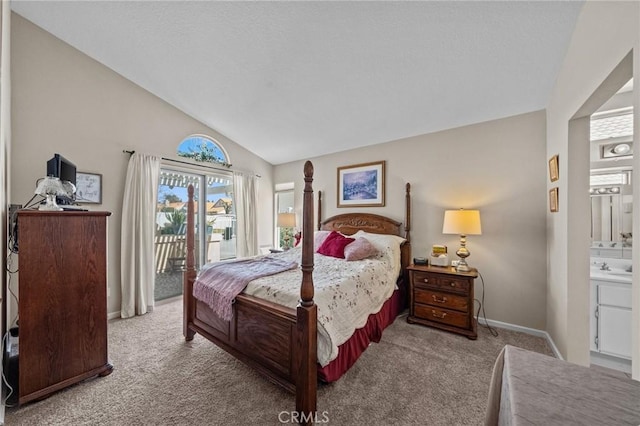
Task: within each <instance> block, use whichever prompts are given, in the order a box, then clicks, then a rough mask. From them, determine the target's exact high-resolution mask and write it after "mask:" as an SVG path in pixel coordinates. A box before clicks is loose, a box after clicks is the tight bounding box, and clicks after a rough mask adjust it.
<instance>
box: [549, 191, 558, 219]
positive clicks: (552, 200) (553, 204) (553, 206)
mask: <svg viewBox="0 0 640 426" xmlns="http://www.w3.org/2000/svg"><path fill="white" fill-rule="evenodd" d="M549 210H551V212H552V213H555V212H557V211H558V188H557V187H556V188H552V189H550V190H549Z"/></svg>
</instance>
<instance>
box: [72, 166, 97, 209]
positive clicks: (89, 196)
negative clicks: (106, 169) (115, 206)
mask: <svg viewBox="0 0 640 426" xmlns="http://www.w3.org/2000/svg"><path fill="white" fill-rule="evenodd" d="M76 202H78V203H79V204H102V175H101V174H98V173H85V172H77V173H76Z"/></svg>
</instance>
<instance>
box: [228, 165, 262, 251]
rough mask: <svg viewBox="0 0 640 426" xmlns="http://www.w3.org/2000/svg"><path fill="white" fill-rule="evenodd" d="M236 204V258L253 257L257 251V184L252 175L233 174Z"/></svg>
mask: <svg viewBox="0 0 640 426" xmlns="http://www.w3.org/2000/svg"><path fill="white" fill-rule="evenodd" d="M233 191H234V202H235V203H236V228H237V230H236V257H238V258H240V257H247V256H255V255H257V254H258V253H259V250H258V220H257V217H256V207H257V202H258V182H257V178H256V177H255V176H254V175H250V174H245V173H240V172H234V173H233Z"/></svg>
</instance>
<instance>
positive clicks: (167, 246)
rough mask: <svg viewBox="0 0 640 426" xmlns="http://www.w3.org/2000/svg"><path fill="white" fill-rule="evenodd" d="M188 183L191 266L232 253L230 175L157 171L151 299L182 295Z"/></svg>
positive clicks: (168, 170) (231, 187) (186, 171)
mask: <svg viewBox="0 0 640 426" xmlns="http://www.w3.org/2000/svg"><path fill="white" fill-rule="evenodd" d="M190 184H192V185H193V186H194V201H195V203H194V217H193V220H194V224H195V228H196V244H195V245H196V267H197V268H200V265H203V264H205V263H208V262H216V261H219V260H223V259H232V258H235V256H236V239H235V230H236V216H235V209H234V202H233V179H232V176H231V174H230V173H224V172H214V173H211V172H208V171H207V172H206V173H205V172H199V171H198V172H194V171H193V170H191V169H189V170H181V169H174V168H163V169H161V171H160V183H159V185H158V205H157V207H156V235H155V241H154V245H155V265H156V286H155V300H156V301H158V300H162V299H166V298H169V297H174V296H178V295H180V294H182V272H183V271H184V268H185V260H186V242H185V237H186V220H187V217H186V215H187V199H188V198H187V187H188V186H189V185H190ZM201 200H204V202H201Z"/></svg>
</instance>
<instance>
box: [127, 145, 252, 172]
mask: <svg viewBox="0 0 640 426" xmlns="http://www.w3.org/2000/svg"><path fill="white" fill-rule="evenodd" d="M122 152H123V153H125V154H129V155H133V154H135V151H130V150H126V149H123V150H122ZM160 158H161V159H162V160H164V161H171V162H173V163H180V164H186V165H188V166H195V167H202V168H205V169H212V170H220V171H223V172H228V171H231V170H230V168H231V164H229V165H228V166H227V168H226V169H223V168H221V167H213V166H205V165H204V164H194V163H189V162H187V161H181V160H174V159H173V158H166V157H160ZM251 174H253V175H255V176H256V177H258V178H261V177H262V176H260V175H259V174H257V173H251Z"/></svg>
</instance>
